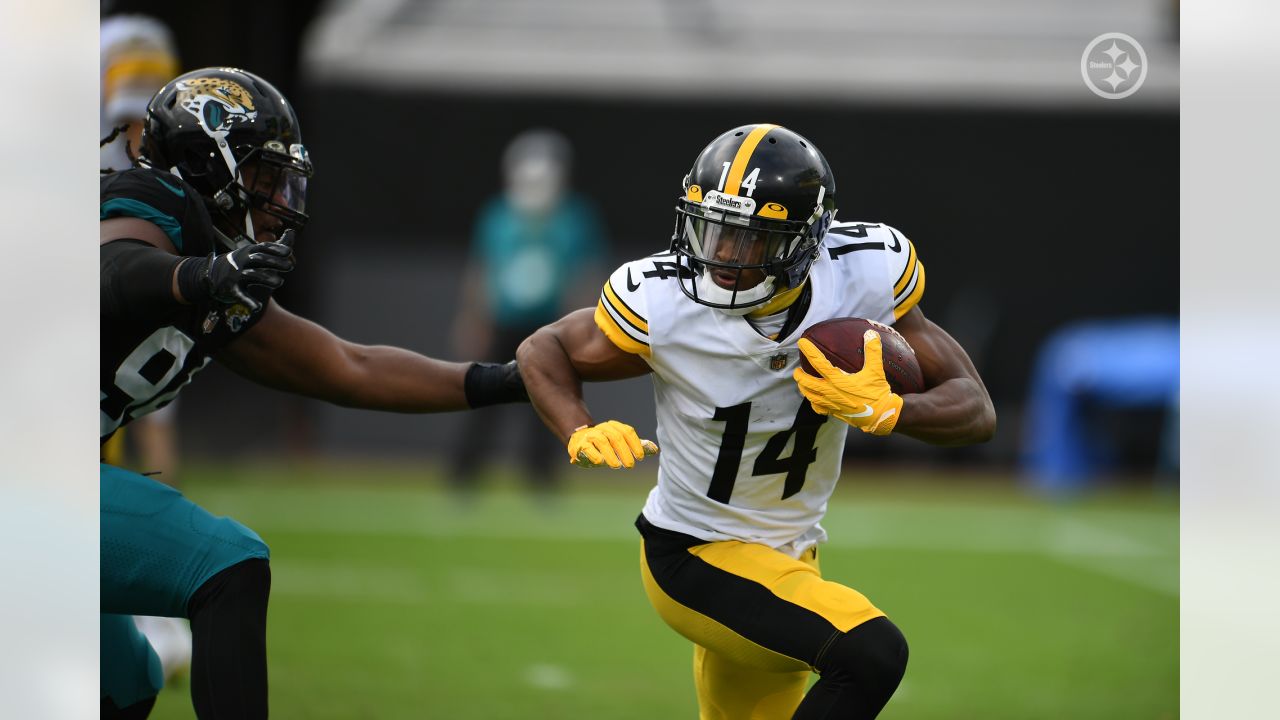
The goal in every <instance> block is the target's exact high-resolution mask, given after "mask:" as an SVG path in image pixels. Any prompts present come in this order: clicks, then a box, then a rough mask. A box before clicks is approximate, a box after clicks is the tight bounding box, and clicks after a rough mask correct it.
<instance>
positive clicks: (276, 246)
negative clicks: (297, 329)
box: [178, 237, 293, 312]
mask: <svg viewBox="0 0 1280 720" xmlns="http://www.w3.org/2000/svg"><path fill="white" fill-rule="evenodd" d="M289 240H290V241H292V238H291V237H290V238H289ZM292 269H293V249H292V248H291V247H290V246H289V244H286V243H283V242H267V243H254V244H252V245H246V246H245V247H242V248H239V249H237V250H233V251H231V252H229V253H226V254H223V255H215V254H212V253H211V254H210V255H209V256H208V257H205V258H188V259H186V260H184V261H183V262H182V267H180V268H178V290H179V292H181V293H182V297H183V299H185V300H187V301H188V302H192V303H199V302H201V301H209V300H211V301H213V302H214V303H217V304H219V305H235V304H237V303H239V304H243V305H244V306H246V307H247V308H249V311H250V312H254V311H256V310H257V309H258V308H259V307H261V303H259V302H258V301H257V300H255V299H254V298H253V297H252V296H251V295H249V292H248V290H249V287H250V286H251V285H265V286H267V287H269V288H271V289H272V290H275V289H276V288H278V287H280V286H281V285H283V284H284V278H283V277H281V275H283V274H284V273H287V272H289V271H290V270H292Z"/></svg>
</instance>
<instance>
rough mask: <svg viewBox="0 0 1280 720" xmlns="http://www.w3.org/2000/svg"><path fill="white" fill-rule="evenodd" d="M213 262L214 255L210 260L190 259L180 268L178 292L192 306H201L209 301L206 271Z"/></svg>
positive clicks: (183, 262) (186, 259)
mask: <svg viewBox="0 0 1280 720" xmlns="http://www.w3.org/2000/svg"><path fill="white" fill-rule="evenodd" d="M211 262H213V253H209V257H208V258H197V257H189V258H185V259H184V260H183V261H182V264H181V265H179V266H178V292H179V293H182V299H183V300H186V301H187V302H189V303H191V304H192V305H199V304H200V303H202V302H204V301H205V300H208V299H209V287H208V285H207V284H206V283H205V282H204V273H205V270H206V269H207V268H208V267H209V263H211Z"/></svg>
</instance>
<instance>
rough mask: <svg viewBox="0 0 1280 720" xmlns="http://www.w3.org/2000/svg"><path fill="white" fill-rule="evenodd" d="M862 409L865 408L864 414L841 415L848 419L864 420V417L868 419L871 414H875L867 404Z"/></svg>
mask: <svg viewBox="0 0 1280 720" xmlns="http://www.w3.org/2000/svg"><path fill="white" fill-rule="evenodd" d="M862 407H863V410H862V412H860V413H841V414H840V417H847V418H863V417H867V416H868V415H870V414H871V413H873V412H875V410H872V409H871V406H870V405H867V404H865V403H864V404H863V405H862Z"/></svg>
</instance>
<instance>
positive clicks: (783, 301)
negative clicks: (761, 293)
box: [747, 278, 809, 318]
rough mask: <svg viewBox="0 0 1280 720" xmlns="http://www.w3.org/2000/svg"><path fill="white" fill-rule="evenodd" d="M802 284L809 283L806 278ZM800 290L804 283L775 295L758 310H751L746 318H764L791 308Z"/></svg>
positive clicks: (802, 288)
mask: <svg viewBox="0 0 1280 720" xmlns="http://www.w3.org/2000/svg"><path fill="white" fill-rule="evenodd" d="M804 282H809V280H808V278H805V281H804ZM802 290H804V283H800V284H799V285H797V286H796V287H793V288H791V289H790V290H787V291H785V292H780V293H778V294H777V295H775V296H774V297H773V299H772V300H770V301H769V302H767V303H765V304H764V305H762V306H761V307H760V308H759V309H757V310H752V311H751V312H749V313H747V317H751V318H761V317H766V316H769V315H772V314H774V313H776V312H780V311H782V310H783V309H784V308H788V307H791V303H793V302H795V301H796V298H798V297H800V291H802Z"/></svg>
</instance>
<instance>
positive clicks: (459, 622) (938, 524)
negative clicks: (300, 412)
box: [152, 464, 1178, 720]
mask: <svg viewBox="0 0 1280 720" xmlns="http://www.w3.org/2000/svg"><path fill="white" fill-rule="evenodd" d="M438 480H439V478H438V475H436V474H435V473H433V472H431V471H429V470H416V469H403V468H388V467H386V466H377V465H375V466H365V465H358V464H339V465H326V466H323V467H318V466H307V467H304V468H297V467H293V468H290V469H287V470H286V469H283V468H282V467H281V466H273V467H266V466H254V467H239V466H237V467H227V468H201V469H196V468H192V469H190V470H188V471H187V472H186V473H185V474H184V483H185V484H184V490H185V491H186V492H187V493H188V495H189V496H191V497H192V498H193V499H195V500H196V501H197V502H200V503H201V504H203V505H204V506H205V507H207V508H209V509H210V510H212V511H213V512H215V513H218V514H226V515H230V516H232V517H235V518H237V519H238V520H240V521H241V522H244V523H245V524H247V525H249V526H250V527H252V528H254V529H255V530H257V531H258V532H259V533H260V534H261V535H262V537H263V538H264V539H265V540H266V541H267V542H268V543H269V544H270V545H271V548H272V568H273V573H274V580H273V589H272V600H271V609H270V619H269V637H268V646H269V652H270V675H271V676H270V683H271V712H272V717H274V718H285V719H290V718H317V719H319V718H335V719H336V718H342V719H343V720H350V719H357V718H380V719H381V718H449V719H451V720H470V719H475V720H482V719H483V720H498V719H502V718H512V719H516V718H519V719H521V720H524V719H529V718H535V719H542V718H546V719H557V718H564V719H569V718H572V719H574V720H578V719H582V718H593V719H606V720H607V719H612V718H619V719H621V718H635V719H636V720H654V719H655V718H658V719H662V720H667V719H669V718H671V719H675V718H688V719H690V720H692V719H694V718H696V717H697V708H696V703H695V701H694V695H693V684H692V678H691V672H690V666H691V654H692V652H691V646H690V645H689V643H688V642H687V641H685V640H684V639H683V638H681V637H680V636H678V635H676V634H675V633H674V632H673V631H671V630H670V629H668V628H667V627H666V626H665V625H664V624H663V623H662V621H661V620H659V618H658V617H657V615H656V614H655V613H654V612H653V611H652V610H651V609H650V608H649V605H648V603H647V601H646V599H645V597H644V593H643V590H642V589H641V586H640V578H639V571H638V562H639V550H638V544H637V535H636V533H635V530H634V528H633V526H632V522H633V521H634V519H635V516H636V514H637V513H638V512H639V509H640V506H641V504H642V503H643V500H644V496H645V494H646V493H647V492H648V490H649V487H650V484H651V483H652V481H653V475H652V470H651V469H646V470H643V471H641V470H637V471H633V472H632V473H610V472H607V471H589V472H588V471H580V472H579V473H577V474H575V476H574V477H573V484H572V486H571V487H570V488H569V489H568V492H566V493H565V494H564V495H562V496H561V497H560V502H559V503H558V504H557V505H556V506H555V507H553V508H551V509H547V508H542V507H539V506H536V505H535V504H534V503H532V502H531V501H530V499H529V497H528V496H526V495H525V494H523V493H522V492H520V488H519V487H518V485H517V484H516V483H514V482H513V481H512V479H511V478H509V477H504V476H497V477H495V478H494V482H493V483H492V484H493V486H494V487H492V488H490V489H489V490H487V491H486V492H484V493H482V494H481V495H480V496H479V497H478V498H477V502H475V503H474V504H473V505H472V506H470V507H464V506H462V505H460V504H459V503H457V502H456V501H455V498H453V497H451V496H450V495H449V494H448V493H446V492H445V491H444V490H443V489H442V488H441V485H440V483H439V481H438ZM823 524H824V527H826V528H827V531H828V532H829V533H830V535H831V538H832V539H831V542H830V543H829V544H827V545H826V546H824V550H823V555H822V558H821V559H822V568H823V574H824V575H825V576H826V577H828V578H830V579H833V580H836V581H839V582H843V583H845V584H848V585H850V586H853V587H855V588H857V589H858V590H860V591H862V592H863V593H865V594H866V595H868V596H869V597H870V598H871V599H872V601H873V602H875V603H876V604H877V605H878V606H879V607H881V608H882V609H884V610H885V611H886V612H888V613H889V615H890V617H891V618H892V619H893V620H894V621H895V622H896V623H897V624H898V625H899V627H901V628H902V630H903V632H904V633H905V634H906V636H907V639H908V641H909V642H910V644H911V663H910V666H909V667H908V669H907V675H906V678H905V680H904V681H903V684H902V686H901V687H900V688H899V690H898V693H897V695H896V696H895V697H894V699H893V700H892V701H891V702H890V704H889V706H888V708H886V710H885V711H884V713H882V715H881V717H882V718H884V719H885V720H895V719H896V720H932V719H934V718H938V719H941V718H949V719H953V718H983V719H996V718H1009V719H1010V720H1015V719H1016V720H1027V719H1028V718H1089V719H1091V720H1099V719H1104V718H1117V719H1120V718H1123V719H1124V720H1134V719H1138V718H1153V719H1163V718H1175V717H1177V715H1178V515H1177V501H1176V497H1174V496H1172V495H1171V494H1168V493H1154V492H1143V491H1132V490H1131V491H1127V492H1124V493H1120V492H1113V493H1105V494H1101V495H1094V496H1092V497H1090V498H1088V499H1086V500H1079V501H1075V502H1072V503H1069V504H1048V503H1045V502H1042V501H1039V500H1035V499H1032V498H1029V497H1027V496H1025V495H1023V494H1022V493H1020V492H1018V490H1017V489H1016V486H1014V485H1013V484H1011V483H1010V482H1007V481H1005V482H1000V481H995V480H985V481H984V480H981V479H975V478H963V479H956V478H946V477H937V476H934V477H928V476H919V475H902V476H891V477H887V478H886V477H882V478H880V479H879V480H877V481H876V482H875V483H868V482H866V481H861V480H854V479H852V478H850V479H849V480H848V481H846V483H845V486H844V487H842V488H841V489H840V490H839V491H838V492H837V494H836V496H835V497H834V498H833V499H832V503H831V508H830V510H829V512H828V515H827V519H826V521H825V522H824V523H823ZM188 692H189V688H188V686H187V684H186V682H185V680H180V681H179V682H178V683H177V684H175V685H174V686H172V687H170V688H167V689H166V690H165V691H164V693H163V694H162V695H161V697H160V701H159V703H158V704H157V707H156V710H155V712H154V713H153V715H152V717H153V718H161V719H165V718H192V717H194V714H193V713H192V711H191V705H190V700H189V696H188Z"/></svg>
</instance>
